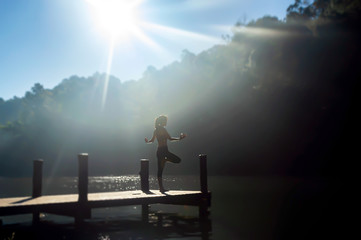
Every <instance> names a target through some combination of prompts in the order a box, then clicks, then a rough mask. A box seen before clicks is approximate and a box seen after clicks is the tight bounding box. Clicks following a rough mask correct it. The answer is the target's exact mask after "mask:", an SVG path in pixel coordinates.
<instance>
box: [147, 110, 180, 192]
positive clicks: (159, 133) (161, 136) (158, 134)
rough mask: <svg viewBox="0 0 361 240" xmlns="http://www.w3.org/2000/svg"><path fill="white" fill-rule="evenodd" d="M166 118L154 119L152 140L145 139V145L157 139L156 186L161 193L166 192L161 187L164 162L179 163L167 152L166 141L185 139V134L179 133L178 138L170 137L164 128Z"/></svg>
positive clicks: (178, 159)
mask: <svg viewBox="0 0 361 240" xmlns="http://www.w3.org/2000/svg"><path fill="white" fill-rule="evenodd" d="M167 120H168V118H167V117H166V116H163V115H162V116H159V117H158V118H156V119H155V130H154V133H153V137H152V139H150V140H148V138H145V142H146V143H152V142H154V140H155V138H157V141H158V149H157V158H158V173H157V177H158V184H159V190H160V191H161V192H166V191H167V190H165V189H164V187H163V179H162V174H163V169H164V165H165V162H167V161H168V162H172V163H180V162H181V159H180V158H179V157H178V156H177V155H175V154H173V153H171V152H169V151H168V146H167V140H170V141H179V140H182V139H183V138H185V137H186V135H185V134H183V133H181V135H180V136H179V138H175V137H171V136H170V135H169V133H168V132H167V130H166V129H165V128H164V127H165V126H166V125H167Z"/></svg>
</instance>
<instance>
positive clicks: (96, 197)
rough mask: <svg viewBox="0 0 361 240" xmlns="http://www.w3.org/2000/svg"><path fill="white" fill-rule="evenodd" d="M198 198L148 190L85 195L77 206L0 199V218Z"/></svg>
mask: <svg viewBox="0 0 361 240" xmlns="http://www.w3.org/2000/svg"><path fill="white" fill-rule="evenodd" d="M202 196H204V194H202V193H201V192H200V191H169V192H166V193H165V194H163V193H160V192H159V191H157V190H150V191H149V192H148V193H144V192H142V191H140V190H138V191H120V192H102V193H89V194H88V201H87V202H84V203H79V202H78V195H77V194H67V195H50V196H49V195H48V196H47V195H45V196H40V197H37V198H32V197H16V198H3V199H0V216H4V215H12V214H22V213H32V212H33V211H34V210H37V211H42V212H47V211H49V212H52V211H59V210H61V209H64V211H65V210H66V209H67V210H69V209H76V208H77V207H78V206H80V205H81V206H85V207H87V208H100V207H112V206H125V205H138V204H155V203H164V204H189V205H193V204H194V205H197V202H198V201H199V199H201V197H202Z"/></svg>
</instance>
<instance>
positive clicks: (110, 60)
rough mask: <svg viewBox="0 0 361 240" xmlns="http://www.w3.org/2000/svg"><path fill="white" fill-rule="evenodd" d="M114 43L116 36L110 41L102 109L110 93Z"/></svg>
mask: <svg viewBox="0 0 361 240" xmlns="http://www.w3.org/2000/svg"><path fill="white" fill-rule="evenodd" d="M114 44H115V38H112V39H111V41H110V45H109V53H108V61H107V72H106V77H105V82H104V88H103V95H102V105H101V110H102V111H103V110H104V108H105V103H106V100H107V95H108V84H109V76H110V70H111V68H112V62H113V54H114Z"/></svg>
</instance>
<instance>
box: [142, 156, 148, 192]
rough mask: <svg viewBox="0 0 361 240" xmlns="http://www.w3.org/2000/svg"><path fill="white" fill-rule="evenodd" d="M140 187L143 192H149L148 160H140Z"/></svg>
mask: <svg viewBox="0 0 361 240" xmlns="http://www.w3.org/2000/svg"><path fill="white" fill-rule="evenodd" d="M140 187H141V189H142V191H143V192H149V160H148V159H141V160H140Z"/></svg>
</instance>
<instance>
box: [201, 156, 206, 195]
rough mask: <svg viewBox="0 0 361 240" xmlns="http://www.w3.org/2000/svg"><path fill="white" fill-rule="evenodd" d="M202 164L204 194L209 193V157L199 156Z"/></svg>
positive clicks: (202, 188) (202, 189) (202, 190)
mask: <svg viewBox="0 0 361 240" xmlns="http://www.w3.org/2000/svg"><path fill="white" fill-rule="evenodd" d="M199 162H200V170H201V172H200V178H201V179H200V180H201V192H202V193H203V194H207V193H208V181H207V155H206V154H200V155H199Z"/></svg>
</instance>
